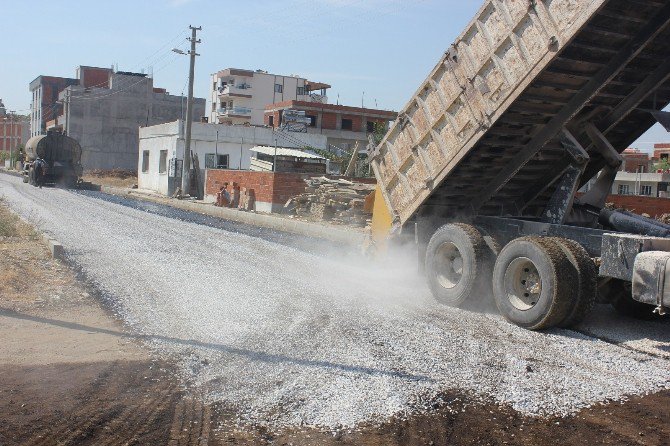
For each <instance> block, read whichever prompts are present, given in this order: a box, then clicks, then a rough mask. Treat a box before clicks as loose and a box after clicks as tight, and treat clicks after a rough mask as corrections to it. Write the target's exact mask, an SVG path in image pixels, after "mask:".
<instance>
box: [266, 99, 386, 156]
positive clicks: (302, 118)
mask: <svg viewBox="0 0 670 446" xmlns="http://www.w3.org/2000/svg"><path fill="white" fill-rule="evenodd" d="M397 116H398V114H397V113H396V112H394V111H389V110H376V109H370V108H361V107H348V106H345V105H335V104H319V103H315V102H305V101H295V100H289V101H284V102H278V103H273V104H270V105H267V106H266V107H265V118H264V121H263V123H264V124H265V125H267V126H269V127H273V128H281V129H285V130H288V131H299V132H304V133H317V134H321V135H324V136H326V137H327V138H328V144H329V145H330V146H333V147H338V148H341V149H345V150H350V149H353V148H354V146H355V145H356V143H357V142H358V143H359V148H360V149H361V150H363V149H365V148H366V146H367V144H368V135H369V134H370V133H373V132H374V131H375V129H376V126H377V125H382V126H384V128H386V127H388V124H389V121H393V120H395V119H396V117H397ZM296 122H297V124H294V123H296ZM301 122H302V123H303V124H304V125H302V126H300V125H299V124H300V123H301Z"/></svg>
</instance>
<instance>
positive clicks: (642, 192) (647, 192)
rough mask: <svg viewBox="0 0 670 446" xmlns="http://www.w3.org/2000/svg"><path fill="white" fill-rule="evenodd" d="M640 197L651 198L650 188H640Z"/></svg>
mask: <svg viewBox="0 0 670 446" xmlns="http://www.w3.org/2000/svg"><path fill="white" fill-rule="evenodd" d="M640 195H647V196H651V186H640Z"/></svg>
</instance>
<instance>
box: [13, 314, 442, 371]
mask: <svg viewBox="0 0 670 446" xmlns="http://www.w3.org/2000/svg"><path fill="white" fill-rule="evenodd" d="M0 316H2V317H7V318H12V319H19V320H24V321H30V322H35V323H39V324H48V325H52V326H56V327H61V328H66V329H68V330H80V331H86V332H94V333H101V334H106V335H110V336H117V337H121V338H127V339H136V340H141V341H163V342H169V343H172V344H176V345H182V346H189V347H197V348H203V349H208V350H213V351H218V352H223V353H229V354H232V355H237V356H243V357H246V358H247V359H249V360H251V361H258V362H265V363H269V364H277V363H287V364H295V365H299V366H303V367H315V368H328V369H336V370H341V371H344V372H348V373H356V374H363V375H381V376H389V377H394V378H400V379H404V380H407V381H421V382H430V383H432V382H434V380H433V379H432V378H430V377H427V376H423V375H414V374H410V373H404V372H400V371H395V370H394V371H389V370H381V369H375V368H371V367H362V366H355V365H347V364H339V363H336V362H330V361H317V360H311V359H303V358H294V357H290V356H287V355H279V354H273V353H267V352H259V351H253V350H248V349H244V348H237V347H231V346H228V345H223V344H214V343H211V342H202V341H197V340H194V339H179V338H173V337H169V336H161V335H140V334H129V333H124V332H121V331H117V330H110V329H107V328H100V327H92V326H89V325H83V324H78V323H76V322H66V321H61V320H58V319H50V318H45V317H40V316H32V315H29V314H25V313H19V312H17V311H14V310H11V309H7V308H0Z"/></svg>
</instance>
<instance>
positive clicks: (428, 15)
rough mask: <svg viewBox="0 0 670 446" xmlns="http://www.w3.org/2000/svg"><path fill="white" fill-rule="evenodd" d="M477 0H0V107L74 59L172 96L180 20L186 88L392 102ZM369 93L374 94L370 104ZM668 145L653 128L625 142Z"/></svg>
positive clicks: (178, 68) (412, 86)
mask: <svg viewBox="0 0 670 446" xmlns="http://www.w3.org/2000/svg"><path fill="white" fill-rule="evenodd" d="M481 4H482V1H481V0H283V1H281V2H277V1H272V0H247V1H241V2H227V1H217V2H215V1H207V0H135V1H129V0H115V1H106V2H97V1H96V2H91V1H86V2H85V1H68V0H62V1H53V0H50V1H44V0H36V1H31V2H25V1H16V0H0V11H3V17H5V19H6V20H3V26H2V31H3V35H4V37H5V39H4V42H5V43H4V44H3V45H2V47H1V49H0V60H1V61H2V69H0V98H2V99H3V100H4V102H5V105H6V106H7V108H8V109H10V110H23V111H24V113H27V112H28V111H27V109H28V108H29V106H30V94H29V92H28V84H29V82H30V81H31V80H33V79H34V78H35V77H37V76H38V75H41V74H45V75H54V76H64V77H74V76H75V67H76V66H78V65H93V66H102V67H108V66H111V65H112V64H118V68H119V70H123V71H141V70H142V69H143V68H144V69H145V70H148V68H149V66H153V69H154V78H155V84H156V85H157V86H160V87H165V88H167V89H168V91H169V92H170V93H173V94H180V93H181V92H182V90H183V89H184V86H185V83H186V78H187V74H188V58H187V57H184V56H179V55H177V54H174V53H172V52H171V51H170V50H171V48H173V47H179V48H182V49H186V48H187V45H188V43H187V42H186V40H185V37H186V32H187V28H188V25H190V24H192V25H200V26H202V27H203V31H202V32H201V33H200V37H201V39H202V41H203V42H202V44H201V45H200V46H199V48H198V51H199V52H200V53H201V54H202V56H201V57H199V58H198V61H197V65H196V85H195V94H196V95H197V96H200V97H207V91H208V90H207V88H208V83H209V77H208V76H209V75H210V74H211V73H213V72H215V71H218V70H219V69H222V68H227V67H236V68H246V69H264V70H267V71H270V72H274V73H278V74H299V75H301V76H304V77H307V78H309V79H311V80H315V81H320V82H326V83H328V84H331V85H332V86H333V88H332V89H331V90H329V97H330V100H331V102H333V103H334V102H335V101H336V100H337V96H338V94H339V98H340V103H343V104H347V105H359V104H360V103H361V97H362V96H363V92H365V105H366V106H372V107H374V106H375V105H376V106H377V107H379V108H386V109H393V110H399V109H401V108H402V107H403V106H404V105H405V103H406V102H407V101H408V100H409V98H410V97H411V95H412V94H413V93H414V91H415V90H416V88H417V87H418V86H419V84H420V83H421V81H422V80H423V79H424V78H425V76H426V75H427V74H428V72H429V71H430V70H431V69H432V67H433V66H434V64H435V63H436V62H437V60H438V59H439V57H440V55H441V54H442V52H443V51H444V50H445V49H446V48H447V47H448V46H449V45H450V44H451V42H452V41H453V39H454V38H455V37H456V36H457V35H458V34H459V33H460V32H461V30H462V29H463V27H464V26H465V25H466V24H467V23H468V22H469V21H470V19H471V18H472V17H473V15H474V13H475V12H476V11H477V9H478V8H479V7H480V5H481ZM375 101H376V102H375ZM662 141H670V135H668V134H667V132H665V130H663V129H662V128H660V126H656V127H655V128H654V129H652V130H651V131H650V132H648V133H647V134H646V135H645V136H643V137H642V138H641V139H640V141H638V143H637V144H636V145H635V146H637V147H640V148H642V149H647V150H648V149H649V148H650V147H651V145H653V143H654V142H662Z"/></svg>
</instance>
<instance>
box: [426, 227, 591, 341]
mask: <svg viewBox="0 0 670 446" xmlns="http://www.w3.org/2000/svg"><path fill="white" fill-rule="evenodd" d="M496 251H497V249H496V247H495V246H493V247H492V246H490V244H487V243H486V242H485V241H484V237H483V236H482V234H481V232H480V231H479V230H477V228H475V227H474V226H471V225H465V224H448V225H445V226H443V227H441V228H440V229H438V231H437V232H436V233H435V234H434V235H433V237H432V238H431V240H430V243H429V244H428V249H427V251H426V272H427V274H428V283H429V284H430V288H431V291H432V292H433V295H434V296H435V297H436V298H437V300H439V301H441V302H442V303H445V304H447V305H450V306H455V307H461V308H463V307H471V306H473V305H474V304H479V303H481V301H482V300H484V299H487V298H488V296H490V295H491V294H492V295H493V299H494V301H495V304H496V306H497V307H498V309H499V311H500V313H501V314H502V315H503V316H504V317H505V318H506V319H507V320H509V321H510V322H513V323H515V324H517V325H519V326H521V327H525V328H528V329H531V330H541V329H545V328H550V327H554V326H561V327H569V326H573V325H576V324H578V323H579V322H581V321H582V320H583V319H584V318H585V317H586V315H587V314H588V313H589V311H590V310H591V308H592V307H593V304H594V302H595V296H596V280H597V271H596V268H595V265H594V263H593V261H592V260H591V258H590V257H589V255H588V253H587V252H586V250H585V249H584V248H583V247H582V246H581V245H579V244H578V243H576V242H574V241H572V240H567V239H562V238H554V237H521V238H518V239H515V240H512V241H511V242H510V243H508V244H507V245H506V246H505V247H504V248H503V249H502V250H500V252H496ZM496 254H497V255H496Z"/></svg>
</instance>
